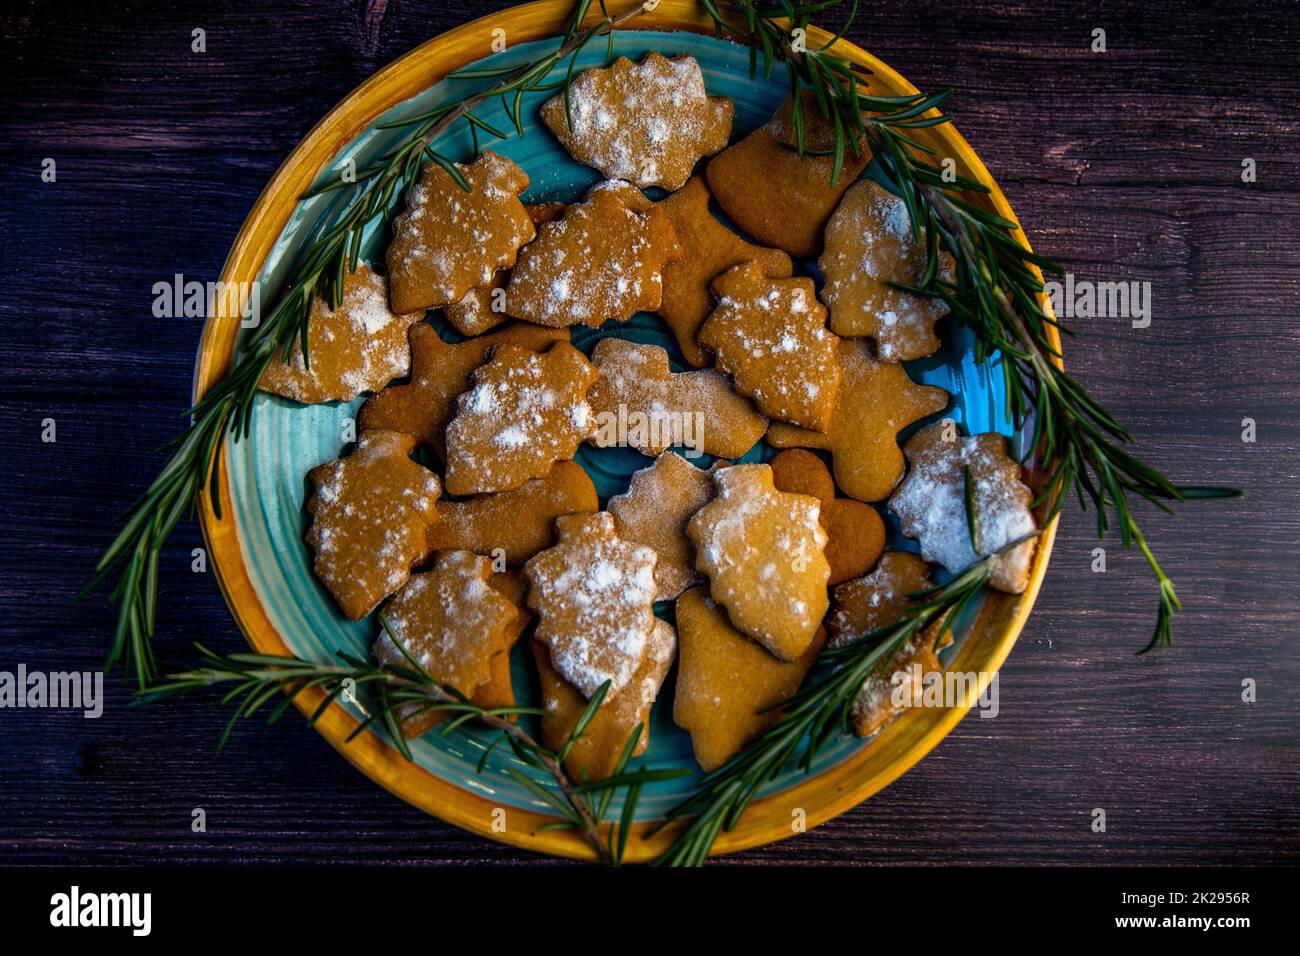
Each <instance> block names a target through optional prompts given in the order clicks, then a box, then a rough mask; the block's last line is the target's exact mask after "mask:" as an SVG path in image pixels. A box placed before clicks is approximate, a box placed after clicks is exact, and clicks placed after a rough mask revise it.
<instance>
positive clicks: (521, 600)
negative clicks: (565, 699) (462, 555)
mask: <svg viewBox="0 0 1300 956" xmlns="http://www.w3.org/2000/svg"><path fill="white" fill-rule="evenodd" d="M488 584H490V585H491V586H492V588H493V590H495V591H496V592H497V593H499V594H500V595H501V596H502V597H504V598H505V599H506V600H508V601H509V602H510V603H511V604H513V605H514V606H515V607H516V608H517V609H518V611H519V616H518V617H516V618H515V620H514V623H513V624H512V625H511V626H510V627H509V628H507V630H506V642H505V643H506V648H505V651H504V652H502V653H501V654H497V655H496V656H495V657H493V658H492V659H491V660H490V661H488V679H487V682H486V683H484V684H479V686H478V687H476V688H474V693H472V694H470V695H469V699H470V700H471V701H473V702H474V703H475V704H477V705H478V706H480V707H485V708H488V709H491V708H494V707H515V706H517V704H518V701H517V700H516V699H515V687H514V682H513V680H512V679H511V677H510V651H511V650H513V649H514V646H515V645H516V644H518V643H519V639H520V638H521V637H523V636H524V632H525V631H527V630H528V625H529V624H531V623H532V620H533V616H532V615H531V614H529V613H528V606H527V603H526V599H525V596H526V592H527V590H528V588H527V585H526V584H524V579H523V576H522V575H520V574H519V572H517V571H498V572H497V573H495V574H493V575H492V579H491V580H490V581H488ZM507 719H508V720H510V721H512V722H513V721H514V720H515V719H516V718H515V716H514V715H513V714H512V715H510V716H509V717H508V718H507Z"/></svg>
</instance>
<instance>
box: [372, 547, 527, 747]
mask: <svg viewBox="0 0 1300 956" xmlns="http://www.w3.org/2000/svg"><path fill="white" fill-rule="evenodd" d="M491 577H492V562H491V561H489V560H488V559H487V558H484V557H482V556H480V555H476V554H470V553H469V552H468V551H446V552H443V553H442V554H439V555H438V557H437V559H436V560H435V561H434V565H433V569H432V570H431V571H428V572H426V573H424V574H415V575H412V576H411V579H410V580H409V581H408V582H407V583H406V584H405V586H403V588H402V589H401V590H400V591H398V592H397V593H396V594H394V595H393V597H392V599H391V600H389V602H388V603H387V604H386V605H384V611H383V617H384V621H385V622H386V623H387V625H388V629H387V630H383V629H382V628H381V630H380V634H379V639H378V640H376V641H375V657H377V658H378V659H379V660H380V661H382V662H384V663H388V664H394V665H397V666H398V667H405V668H408V669H409V668H411V662H410V660H408V659H407V658H408V655H409V657H410V658H411V659H413V660H414V661H415V662H416V663H417V664H419V665H420V667H421V668H423V669H424V671H425V673H427V674H428V675H429V676H430V677H432V678H433V679H434V680H436V681H438V682H439V683H440V684H445V685H448V686H450V687H454V688H455V689H456V690H457V691H459V692H460V693H461V694H463V695H464V696H466V697H469V696H470V695H471V694H473V693H474V691H475V690H476V689H477V688H478V687H479V686H481V685H483V684H486V683H487V682H488V679H489V678H490V677H491V666H490V665H491V661H492V660H493V658H497V657H502V656H504V654H505V652H506V651H507V650H508V644H509V638H510V635H511V634H512V633H514V632H515V631H516V629H517V628H518V624H519V620H520V618H521V617H522V616H523V615H522V612H521V611H520V610H519V608H518V607H516V606H515V604H514V603H513V602H512V601H510V599H509V598H507V597H506V596H505V595H503V594H502V593H501V592H500V591H498V590H497V589H496V588H494V587H492V586H491V585H490V584H489V580H490V579H491ZM389 631H391V632H392V634H391V636H390V634H389ZM394 637H395V638H396V639H397V641H398V642H400V645H401V647H400V648H399V647H398V645H397V644H395V643H394V641H393V638H394ZM403 651H405V654H404V653H403ZM400 714H401V716H402V736H404V737H418V736H419V735H420V734H422V733H424V732H425V731H426V730H428V729H429V728H430V727H432V726H433V725H434V724H436V723H439V722H441V721H442V720H444V719H445V718H446V717H447V716H448V712H446V711H440V710H421V709H420V708H419V706H418V705H411V706H409V707H404V708H402V709H401V711H400Z"/></svg>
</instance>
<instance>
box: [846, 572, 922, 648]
mask: <svg viewBox="0 0 1300 956" xmlns="http://www.w3.org/2000/svg"><path fill="white" fill-rule="evenodd" d="M933 586H934V582H933V581H931V580H930V567H929V565H927V564H926V562H925V559H924V558H922V557H921V556H920V555H919V554H912V553H911V552H910V551H886V552H885V553H884V554H882V555H881V556H880V563H879V564H877V565H876V569H875V570H874V571H872V572H871V573H870V574H868V575H865V576H864V577H860V578H855V579H854V580H852V581H846V582H845V583H843V584H841V585H839V586H838V587H836V588H835V589H834V590H833V591H832V592H831V593H832V597H833V601H832V610H831V614H830V617H829V618H827V620H826V626H827V627H828V628H829V629H830V632H831V637H830V646H831V647H844V646H845V645H847V644H851V643H852V642H853V641H855V640H857V639H858V638H860V637H865V636H866V635H867V634H870V633H871V632H872V631H878V630H881V629H882V628H886V627H892V626H893V625H895V624H897V623H898V622H899V621H901V620H903V619H904V618H905V617H907V616H908V615H909V614H910V613H912V612H913V611H914V610H915V604H914V601H915V599H914V598H909V597H908V595H910V594H916V593H917V592H920V591H925V590H928V589H929V588H931V587H933Z"/></svg>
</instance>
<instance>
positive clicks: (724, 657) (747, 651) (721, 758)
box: [673, 588, 826, 771]
mask: <svg viewBox="0 0 1300 956" xmlns="http://www.w3.org/2000/svg"><path fill="white" fill-rule="evenodd" d="M825 640H826V631H825V630H824V629H823V628H818V629H817V633H816V635H815V636H814V637H813V640H812V643H810V644H809V645H808V647H807V648H806V649H805V650H804V652H803V653H802V654H800V655H799V656H798V657H797V658H795V659H794V660H792V661H781V660H777V659H776V658H775V657H773V656H772V655H771V654H769V653H768V652H767V651H766V650H764V649H763V647H762V646H761V645H759V644H757V643H755V642H754V641H751V640H750V639H749V638H748V637H746V636H745V635H744V634H741V633H740V632H739V631H738V630H736V629H735V628H734V627H732V626H731V622H730V621H729V620H727V615H726V612H724V611H723V610H722V609H721V608H720V607H718V605H717V604H715V603H714V602H713V600H712V599H711V598H710V597H709V594H708V589H707V588H695V589H694V590H691V591H687V592H686V593H685V594H683V595H682V596H681V597H679V598H678V599H677V646H678V655H679V663H678V667H677V691H676V694H675V696H674V698H673V721H674V722H675V723H676V724H677V726H679V727H681V728H682V729H684V730H686V731H688V732H689V733H690V735H691V745H692V746H693V747H694V749H695V760H696V762H697V763H699V765H700V767H701V768H703V769H704V770H705V771H709V770H714V769H716V768H718V767H721V766H722V765H723V764H724V763H726V762H727V758H728V757H730V756H731V755H732V754H735V753H737V752H739V751H740V750H741V749H742V748H743V747H744V746H745V745H746V744H747V743H749V742H750V741H752V740H753V739H754V738H755V737H757V736H758V735H759V734H761V733H762V732H763V731H764V730H766V729H767V728H768V727H770V726H772V724H774V723H776V721H777V720H778V719H779V717H780V714H779V713H777V712H775V711H774V710H773V709H772V708H775V707H776V706H777V705H779V704H780V703H781V702H782V701H785V700H788V699H789V698H790V696H791V695H792V694H794V692H795V691H797V690H798V689H799V685H800V684H802V683H803V679H804V677H805V676H806V675H807V674H808V671H809V669H810V668H811V667H812V666H813V664H814V663H815V662H816V660H817V655H818V654H820V653H821V649H822V644H823V643H824V642H825Z"/></svg>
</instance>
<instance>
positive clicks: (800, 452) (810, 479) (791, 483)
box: [768, 448, 835, 507]
mask: <svg viewBox="0 0 1300 956" xmlns="http://www.w3.org/2000/svg"><path fill="white" fill-rule="evenodd" d="M768 466H769V467H770V468H771V469H772V484H774V485H775V486H776V488H777V490H778V491H788V492H790V493H792V494H796V495H809V496H810V497H813V498H816V499H817V500H818V501H820V502H821V503H822V505H823V507H824V506H825V505H826V502H828V501H834V500H835V480H834V479H833V478H831V473H830V470H829V469H828V468H827V467H826V464H825V463H824V462H823V461H822V460H821V459H820V458H818V457H817V456H816V455H814V454H813V453H812V452H810V451H808V450H807V449H804V448H790V449H788V450H786V451H782V452H778V453H777V454H776V456H775V457H774V458H773V459H772V460H771V461H769V462H768Z"/></svg>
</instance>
